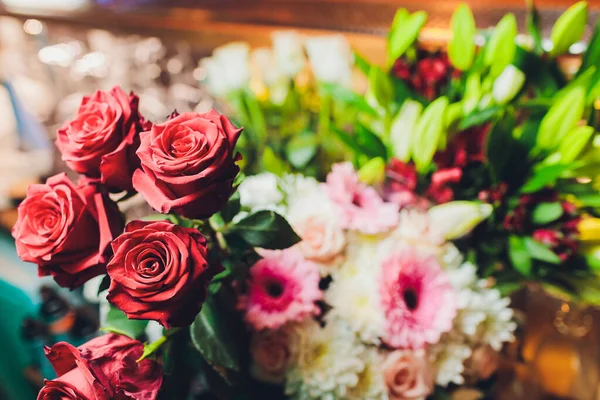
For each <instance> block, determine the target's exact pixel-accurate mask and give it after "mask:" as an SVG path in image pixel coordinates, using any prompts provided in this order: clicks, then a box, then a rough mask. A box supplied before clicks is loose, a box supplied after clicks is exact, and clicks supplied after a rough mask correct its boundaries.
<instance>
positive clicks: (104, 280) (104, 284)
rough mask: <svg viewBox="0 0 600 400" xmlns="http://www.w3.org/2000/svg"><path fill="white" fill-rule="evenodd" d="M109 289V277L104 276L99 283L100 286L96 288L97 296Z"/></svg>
mask: <svg viewBox="0 0 600 400" xmlns="http://www.w3.org/2000/svg"><path fill="white" fill-rule="evenodd" d="M109 287H110V276H108V275H105V276H104V278H102V282H100V286H98V295H100V293H102V292H104V291H105V290H108V288H109Z"/></svg>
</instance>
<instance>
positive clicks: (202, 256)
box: [106, 221, 221, 329]
mask: <svg viewBox="0 0 600 400" xmlns="http://www.w3.org/2000/svg"><path fill="white" fill-rule="evenodd" d="M112 248H113V251H114V257H113V258H112V260H111V261H110V263H109V264H108V265H107V267H106V269H107V272H108V275H110V277H111V284H110V288H109V289H108V301H109V302H110V303H112V304H113V305H114V306H116V307H117V308H119V309H120V310H121V311H123V312H124V313H125V314H127V316H128V317H129V318H130V319H151V320H156V321H158V322H160V323H161V324H162V325H163V326H165V327H166V328H167V329H168V328H170V327H171V326H176V327H180V326H185V325H189V324H191V323H192V321H193V320H194V318H195V316H196V314H198V312H199V311H200V308H201V307H202V304H203V303H204V300H205V299H206V295H207V290H208V285H209V284H210V282H211V280H212V278H213V276H214V275H215V274H217V273H219V272H220V271H221V267H220V266H212V267H211V266H209V264H208V261H207V257H208V247H207V243H206V239H205V238H204V236H202V235H201V234H200V233H199V232H198V230H196V229H191V228H183V227H180V226H178V225H174V224H172V223H170V222H167V221H158V222H142V221H133V222H131V223H129V224H128V225H127V227H126V228H125V233H123V234H122V235H121V236H119V237H118V238H117V239H115V240H114V241H113V243H112Z"/></svg>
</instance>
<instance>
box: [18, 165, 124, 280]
mask: <svg viewBox="0 0 600 400" xmlns="http://www.w3.org/2000/svg"><path fill="white" fill-rule="evenodd" d="M123 225H124V222H123V217H122V215H121V214H120V213H119V210H118V208H117V206H116V204H115V203H114V202H112V201H111V200H110V199H109V198H108V196H106V195H105V194H103V193H101V192H99V191H98V189H97V187H96V186H95V185H90V184H85V183H83V184H80V185H74V184H73V183H72V182H71V181H70V180H69V178H67V176H66V175H65V174H59V175H56V176H53V177H51V178H48V180H47V181H46V183H45V184H35V185H31V186H29V187H28V188H27V198H26V199H25V200H24V201H23V202H22V203H21V204H20V205H19V208H18V220H17V222H16V224H15V226H14V227H13V230H12V235H13V237H14V238H15V243H16V246H17V253H18V254H19V257H21V259H22V260H23V261H27V262H32V263H36V264H38V266H39V273H40V275H42V276H43V275H52V276H53V277H54V279H55V280H56V282H57V283H58V284H59V285H61V286H64V287H69V288H75V287H78V286H81V285H82V284H83V283H85V282H86V281H88V280H89V279H91V278H93V277H95V276H97V275H100V274H102V273H104V272H105V266H106V262H107V261H108V256H109V255H110V246H109V244H110V242H111V240H113V238H114V237H116V236H117V235H118V234H119V233H121V232H122V231H123Z"/></svg>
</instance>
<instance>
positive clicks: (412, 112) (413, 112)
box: [390, 100, 423, 162]
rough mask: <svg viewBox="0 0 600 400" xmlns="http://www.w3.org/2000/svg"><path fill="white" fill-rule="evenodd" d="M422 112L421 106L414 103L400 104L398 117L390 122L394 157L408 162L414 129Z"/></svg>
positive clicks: (410, 101)
mask: <svg viewBox="0 0 600 400" xmlns="http://www.w3.org/2000/svg"><path fill="white" fill-rule="evenodd" d="M421 111H423V106H422V105H421V104H420V103H419V102H416V101H413V100H407V101H405V102H404V104H402V108H400V111H399V112H398V115H396V117H395V118H394V120H393V121H392V127H391V129H390V142H391V147H392V151H393V154H394V157H396V158H398V159H399V160H401V161H403V162H408V161H409V160H410V157H411V141H412V140H413V139H412V138H413V137H414V135H413V133H414V128H415V126H416V124H417V121H418V120H419V116H420V115H421Z"/></svg>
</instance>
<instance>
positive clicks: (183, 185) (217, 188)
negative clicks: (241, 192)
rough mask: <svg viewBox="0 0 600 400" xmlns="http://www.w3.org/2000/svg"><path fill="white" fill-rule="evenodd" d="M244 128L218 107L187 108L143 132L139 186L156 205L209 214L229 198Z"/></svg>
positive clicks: (189, 214)
mask: <svg viewBox="0 0 600 400" xmlns="http://www.w3.org/2000/svg"><path fill="white" fill-rule="evenodd" d="M241 131H242V130H241V129H238V128H236V127H235V126H233V124H232V123H231V122H230V121H229V120H228V119H227V117H225V116H223V115H220V114H219V113H217V112H216V111H214V110H211V111H209V112H208V113H206V114H198V113H183V114H180V115H178V116H175V117H174V118H171V119H169V120H168V121H166V122H165V123H164V124H159V125H154V126H153V127H152V129H151V130H150V131H149V132H142V133H141V140H142V144H141V146H140V148H139V149H138V151H137V154H138V156H139V157H140V161H141V164H142V168H141V169H138V170H137V171H135V174H134V175H133V186H134V188H135V189H136V190H137V191H138V192H140V193H141V194H142V196H144V198H145V199H146V201H147V202H148V204H150V206H151V207H152V208H154V209H155V210H157V211H160V212H162V213H169V212H175V213H177V214H181V215H183V216H185V217H188V218H206V217H210V216H211V215H212V214H214V213H215V212H217V211H218V210H219V209H220V208H221V207H222V206H223V205H224V204H225V203H226V202H227V200H228V199H229V196H231V194H232V192H233V189H232V186H233V180H234V178H235V176H236V175H237V173H238V172H239V167H238V166H237V165H236V164H235V162H236V161H237V160H238V159H239V157H238V155H236V154H235V152H234V148H235V143H236V141H237V139H238V137H239V136H240V133H241Z"/></svg>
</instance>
